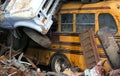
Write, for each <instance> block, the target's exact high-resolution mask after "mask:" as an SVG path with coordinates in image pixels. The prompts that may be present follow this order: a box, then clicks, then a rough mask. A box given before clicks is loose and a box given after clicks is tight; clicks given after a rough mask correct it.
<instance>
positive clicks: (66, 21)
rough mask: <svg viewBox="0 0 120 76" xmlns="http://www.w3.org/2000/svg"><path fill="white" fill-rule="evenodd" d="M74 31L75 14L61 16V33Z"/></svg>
mask: <svg viewBox="0 0 120 76" xmlns="http://www.w3.org/2000/svg"><path fill="white" fill-rule="evenodd" d="M72 31H73V14H62V15H61V32H72Z"/></svg>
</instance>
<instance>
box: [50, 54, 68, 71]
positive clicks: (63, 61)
mask: <svg viewBox="0 0 120 76" xmlns="http://www.w3.org/2000/svg"><path fill="white" fill-rule="evenodd" d="M50 66H51V70H52V71H54V72H57V73H60V72H63V71H64V69H66V68H68V67H70V62H69V60H68V59H67V57H66V56H65V55H63V54H56V55H54V56H53V58H52V60H51V65H50Z"/></svg>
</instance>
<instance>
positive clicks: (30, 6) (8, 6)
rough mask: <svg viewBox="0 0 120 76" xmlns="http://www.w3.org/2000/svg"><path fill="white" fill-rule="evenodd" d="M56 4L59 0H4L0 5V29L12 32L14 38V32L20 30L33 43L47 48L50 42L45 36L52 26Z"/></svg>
mask: <svg viewBox="0 0 120 76" xmlns="http://www.w3.org/2000/svg"><path fill="white" fill-rule="evenodd" d="M58 3H59V0H5V1H4V2H3V3H2V5H1V11H0V27H1V28H4V29H10V30H11V29H12V30H14V31H13V33H14V35H15V36H17V34H16V30H17V29H18V28H22V30H23V31H24V32H25V33H26V34H27V35H28V36H29V37H30V38H32V39H33V40H35V42H37V43H38V44H40V45H42V46H45V47H47V46H49V44H50V43H51V42H50V40H49V39H48V38H47V37H46V36H45V34H46V33H47V32H48V30H49V29H50V27H51V25H52V24H53V20H52V16H53V15H54V13H55V9H56V7H57V5H58ZM17 32H20V31H17ZM18 37H19V36H18ZM44 41H45V42H44ZM41 42H43V43H41Z"/></svg>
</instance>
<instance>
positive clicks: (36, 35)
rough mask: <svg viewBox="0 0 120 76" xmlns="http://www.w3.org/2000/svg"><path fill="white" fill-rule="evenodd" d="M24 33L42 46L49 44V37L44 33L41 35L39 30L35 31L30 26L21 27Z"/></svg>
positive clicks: (46, 46) (45, 46)
mask: <svg viewBox="0 0 120 76" xmlns="http://www.w3.org/2000/svg"><path fill="white" fill-rule="evenodd" d="M23 31H24V32H25V34H26V35H27V36H28V37H29V38H31V39H32V40H33V41H34V42H36V43H37V44H39V45H41V46H42V47H44V48H48V47H49V46H50V44H51V41H50V39H49V38H48V37H47V36H46V35H42V34H41V33H40V32H37V31H35V30H33V29H30V28H23Z"/></svg>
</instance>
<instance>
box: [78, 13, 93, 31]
mask: <svg viewBox="0 0 120 76" xmlns="http://www.w3.org/2000/svg"><path fill="white" fill-rule="evenodd" d="M89 28H92V29H93V30H94V28H95V14H93V13H91V14H86V13H82V14H77V15H76V32H80V33H81V32H84V31H85V30H87V29H89Z"/></svg>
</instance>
